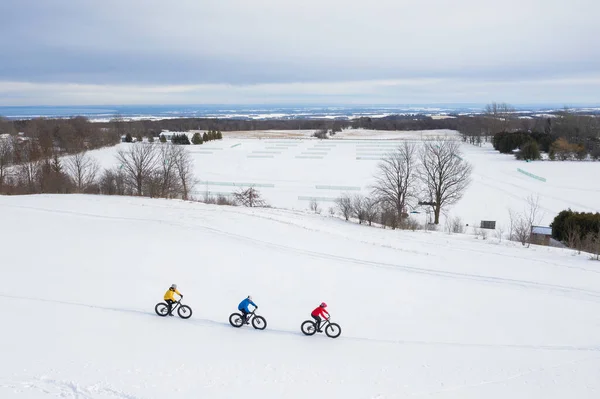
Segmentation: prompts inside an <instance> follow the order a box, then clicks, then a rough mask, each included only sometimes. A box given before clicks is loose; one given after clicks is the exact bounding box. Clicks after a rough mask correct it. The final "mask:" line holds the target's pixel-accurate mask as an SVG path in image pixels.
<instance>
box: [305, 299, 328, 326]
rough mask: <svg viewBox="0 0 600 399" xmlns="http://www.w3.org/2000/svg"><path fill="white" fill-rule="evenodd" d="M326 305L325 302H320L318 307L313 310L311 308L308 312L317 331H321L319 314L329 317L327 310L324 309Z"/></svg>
mask: <svg viewBox="0 0 600 399" xmlns="http://www.w3.org/2000/svg"><path fill="white" fill-rule="evenodd" d="M326 307H327V304H326V303H325V302H321V304H320V305H319V307H318V308H316V309H315V310H313V311H312V313H311V314H310V315H311V316H312V318H313V319H315V324H316V326H317V332H322V331H321V316H322V317H323V318H325V319H328V318H329V317H330V316H329V312H328V311H326V310H325V308H326Z"/></svg>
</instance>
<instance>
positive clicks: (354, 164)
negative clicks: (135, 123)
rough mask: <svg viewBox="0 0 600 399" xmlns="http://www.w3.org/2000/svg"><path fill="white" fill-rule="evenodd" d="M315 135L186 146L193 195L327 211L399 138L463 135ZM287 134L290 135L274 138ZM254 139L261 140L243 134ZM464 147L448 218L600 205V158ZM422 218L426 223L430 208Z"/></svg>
mask: <svg viewBox="0 0 600 399" xmlns="http://www.w3.org/2000/svg"><path fill="white" fill-rule="evenodd" d="M309 133H310V132H308V131H298V132H290V131H287V132H286V131H268V132H252V133H250V132H231V133H227V134H226V137H225V139H224V140H221V141H213V142H209V143H206V144H203V145H200V146H187V148H188V149H189V151H190V152H191V153H192V156H193V159H194V163H195V172H196V177H197V178H199V179H200V180H201V181H202V182H201V183H199V184H198V185H197V186H196V188H195V193H194V195H195V196H196V197H198V198H202V197H203V196H204V195H205V193H206V192H210V193H212V194H218V193H225V194H229V193H231V192H232V191H235V190H236V188H237V187H239V186H243V187H248V186H250V185H254V186H255V187H256V188H257V189H258V190H259V191H260V192H261V193H262V194H263V196H264V197H265V198H266V199H267V200H268V202H269V203H270V204H271V205H272V206H274V207H279V208H286V209H302V210H306V209H308V207H309V203H310V201H311V199H313V198H316V199H317V200H318V202H319V204H320V207H321V208H322V210H323V212H324V213H327V212H328V209H329V208H330V207H332V206H334V200H335V198H337V197H339V196H340V195H341V194H342V193H345V192H346V193H349V194H355V193H360V192H362V193H363V194H369V192H370V186H371V185H372V184H373V180H374V179H373V176H374V174H375V173H376V170H377V164H378V163H379V161H380V159H381V158H382V157H383V156H385V154H386V153H388V152H389V151H393V150H394V149H395V148H396V147H397V145H398V143H399V141H400V140H409V141H411V142H414V143H415V144H417V145H420V144H421V143H422V140H423V139H424V138H427V137H435V136H448V137H453V138H458V136H457V133H456V132H454V131H449V130H437V131H416V132H382V131H366V130H346V131H344V132H343V133H340V134H338V135H336V139H330V140H317V139H314V138H311V137H307V136H308V135H309ZM286 134H287V135H288V136H290V138H287V139H282V138H273V137H284V136H285V135H286ZM248 136H252V137H254V138H250V139H248V138H240V137H248ZM257 137H268V138H267V139H258V138H257ZM131 145H138V144H120V145H118V146H116V147H112V148H107V149H102V150H98V151H93V152H92V155H93V156H94V157H96V158H97V159H98V160H99V161H100V162H101V164H102V166H103V167H113V166H118V164H117V162H116V159H115V153H116V151H117V149H119V148H127V146H131ZM462 151H463V153H464V158H465V159H466V160H467V161H469V162H470V163H472V164H473V166H474V172H473V176H472V184H471V186H470V187H469V189H468V190H467V192H466V193H465V196H464V198H463V199H462V200H461V201H460V202H459V203H458V204H457V205H456V206H455V207H453V208H450V209H448V211H449V212H448V215H449V216H451V217H460V218H461V219H462V220H463V222H464V223H468V224H469V225H470V226H479V223H480V221H481V220H495V221H497V224H498V227H502V226H506V225H507V224H508V221H509V213H508V209H509V208H511V209H513V210H514V211H516V212H522V211H523V208H524V207H525V205H526V199H527V197H528V196H530V195H533V196H539V199H540V206H541V211H542V212H541V219H540V220H539V223H540V224H541V225H548V224H549V223H550V222H551V221H552V219H553V218H554V216H556V214H557V213H558V212H560V211H562V210H564V209H567V208H569V207H570V208H572V209H573V210H577V211H584V212H597V211H599V210H600V208H599V204H600V179H598V175H600V162H549V161H547V162H542V161H539V162H532V163H527V162H523V161H517V160H515V159H514V157H512V156H509V155H503V154H499V153H498V152H497V151H494V150H493V148H492V147H491V146H490V145H487V146H484V147H476V146H473V145H470V144H462ZM517 169H521V170H523V171H525V172H528V173H531V174H534V175H537V176H539V177H542V178H545V179H546V181H545V182H543V181H540V180H537V179H534V178H532V177H529V176H527V175H525V174H523V173H521V172H519V171H518V170H517ZM423 200H427V199H425V198H423ZM419 211H420V212H424V209H419ZM418 217H420V218H421V219H423V220H422V221H423V222H424V221H425V215H424V214H423V213H422V214H420V215H419V216H418ZM442 225H443V221H442Z"/></svg>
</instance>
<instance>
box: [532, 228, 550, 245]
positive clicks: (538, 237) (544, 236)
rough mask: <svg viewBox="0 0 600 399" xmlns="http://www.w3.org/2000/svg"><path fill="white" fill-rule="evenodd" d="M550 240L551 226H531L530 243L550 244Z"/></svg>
mask: <svg viewBox="0 0 600 399" xmlns="http://www.w3.org/2000/svg"><path fill="white" fill-rule="evenodd" d="M551 240H552V227H546V226H531V243H532V244H537V245H550V241H551Z"/></svg>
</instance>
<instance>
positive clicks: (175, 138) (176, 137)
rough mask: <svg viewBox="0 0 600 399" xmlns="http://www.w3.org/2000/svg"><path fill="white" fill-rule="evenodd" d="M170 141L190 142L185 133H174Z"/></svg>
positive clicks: (176, 142) (178, 142) (185, 143)
mask: <svg viewBox="0 0 600 399" xmlns="http://www.w3.org/2000/svg"><path fill="white" fill-rule="evenodd" d="M171 143H173V144H184V145H187V144H190V139H189V138H188V136H187V134H176V135H174V136H173V138H172V139H171Z"/></svg>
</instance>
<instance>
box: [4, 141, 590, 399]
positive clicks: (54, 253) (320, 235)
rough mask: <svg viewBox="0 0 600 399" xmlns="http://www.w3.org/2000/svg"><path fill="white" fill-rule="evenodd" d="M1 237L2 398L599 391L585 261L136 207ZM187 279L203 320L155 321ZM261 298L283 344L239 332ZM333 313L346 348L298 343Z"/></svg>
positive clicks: (172, 207) (33, 223) (29, 220)
mask: <svg viewBox="0 0 600 399" xmlns="http://www.w3.org/2000/svg"><path fill="white" fill-rule="evenodd" d="M217 144H220V145H223V147H224V148H225V147H226V146H225V145H224V144H225V142H224V143H223V144H222V143H217ZM246 144H248V143H243V145H246ZM475 150H478V149H474V151H473V152H470V153H469V156H470V157H471V158H472V159H477V157H476V156H477V154H478V152H477V151H475ZM222 151H227V150H226V149H224V150H222ZM482 151H483V150H482ZM215 152H216V151H215ZM492 158H493V157H492ZM215 159H219V158H218V157H215ZM292 161H293V160H292ZM233 164H235V162H233ZM498 164H502V162H498ZM265 170H266V169H265ZM479 173H482V172H479ZM573 184H575V183H573ZM0 221H1V223H2V230H1V236H0V239H1V242H2V262H1V263H0V281H2V282H3V284H2V288H0V306H1V307H2V309H3V311H2V316H3V323H4V324H3V328H2V329H1V333H0V337H1V338H2V339H0V353H1V354H2V360H3V361H2V362H1V363H0V397H1V398H3V399H13V398H17V399H18V398H27V399H29V398H32V399H35V398H47V397H66V398H128V399H137V398H165V397H172V396H177V397H181V398H228V399H229V398H239V397H247V398H306V397H313V398H348V399H375V398H378V399H391V398H412V397H431V398H444V399H447V398H457V399H469V398H473V399H480V398H490V399H494V398H498V399H505V398H544V399H557V398H560V399H562V398H590V399H591V398H597V397H598V395H599V394H600V380H599V379H598V375H600V316H599V315H600V267H599V266H598V264H597V262H592V261H590V260H588V259H587V257H586V256H583V255H581V256H577V255H573V254H572V253H571V252H570V251H565V250H560V249H554V248H545V247H532V248H529V249H526V248H523V247H521V246H520V245H515V244H513V243H505V242H502V243H501V244H500V243H497V242H495V241H494V240H491V239H489V240H486V241H481V240H477V239H475V238H474V237H473V236H459V235H452V236H449V235H446V234H444V233H435V232H434V233H432V232H404V231H391V230H382V229H379V228H368V227H365V226H358V225H357V224H354V223H346V222H344V221H341V220H339V219H335V218H331V217H326V216H317V215H311V214H306V213H303V212H298V211H291V210H278V209H243V208H230V207H217V206H210V205H204V204H199V203H188V202H182V201H168V200H151V199H141V198H126V197H100V196H76V195H69V196H59V195H37V196H23V197H0ZM171 283H177V284H178V285H179V288H180V289H181V291H182V293H183V294H184V295H185V298H184V302H185V303H186V304H188V305H190V306H191V307H192V308H193V310H194V315H193V316H192V318H191V319H189V320H182V319H179V318H178V317H173V318H167V319H164V318H160V317H158V316H156V315H155V314H154V312H153V307H154V305H155V304H156V303H157V302H158V301H159V300H161V299H162V294H163V292H164V291H165V290H166V288H167V287H168V286H169V285H170V284H171ZM248 294H252V295H253V297H254V300H255V301H256V302H257V304H258V305H259V306H260V308H259V312H258V313H259V314H261V315H263V316H265V317H266V319H267V321H268V327H267V330H265V331H254V330H251V329H250V328H243V329H241V330H237V329H234V328H232V327H231V326H229V324H228V322H227V318H228V316H229V314H230V313H231V312H232V311H234V310H235V308H236V306H237V303H238V302H239V300H241V299H242V298H243V297H244V296H246V295H248ZM320 301H326V302H328V304H329V308H328V309H329V310H330V312H331V313H332V316H333V319H334V321H336V322H338V323H339V324H340V325H341V327H342V336H341V337H340V338H338V339H336V340H332V339H329V338H327V337H325V336H321V335H319V336H313V337H305V336H303V335H302V334H301V333H300V331H299V326H300V323H301V322H302V321H303V320H305V319H307V318H308V317H309V312H310V310H311V309H312V308H313V307H314V306H316V305H317V304H318V303H319V302H320Z"/></svg>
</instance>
